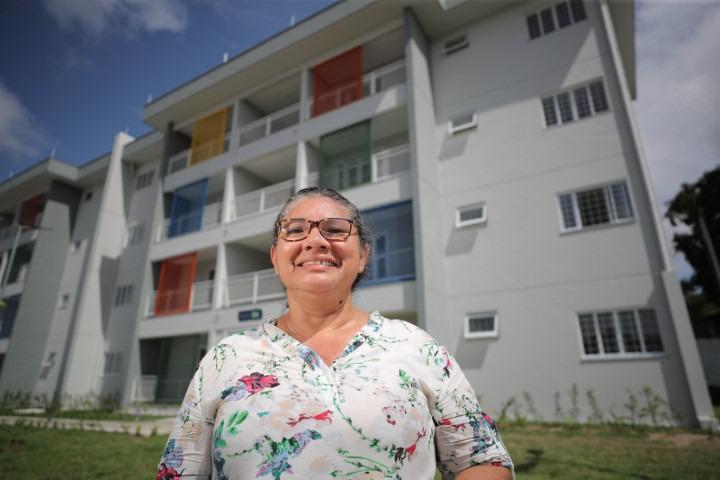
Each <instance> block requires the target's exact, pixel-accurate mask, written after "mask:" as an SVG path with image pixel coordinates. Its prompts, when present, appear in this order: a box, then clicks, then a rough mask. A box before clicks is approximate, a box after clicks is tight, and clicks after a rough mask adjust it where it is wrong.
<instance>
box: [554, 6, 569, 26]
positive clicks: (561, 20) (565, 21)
mask: <svg viewBox="0 0 720 480" xmlns="http://www.w3.org/2000/svg"><path fill="white" fill-rule="evenodd" d="M555 14H556V15H557V21H558V27H559V28H565V27H567V26H568V25H570V24H571V23H572V22H571V20H570V8H569V7H568V4H567V2H562V3H558V4H557V5H555Z"/></svg>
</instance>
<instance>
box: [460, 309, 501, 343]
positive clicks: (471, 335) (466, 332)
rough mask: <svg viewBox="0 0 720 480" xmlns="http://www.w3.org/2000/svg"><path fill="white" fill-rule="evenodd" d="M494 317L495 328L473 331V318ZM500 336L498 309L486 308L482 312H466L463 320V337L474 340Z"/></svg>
mask: <svg viewBox="0 0 720 480" xmlns="http://www.w3.org/2000/svg"><path fill="white" fill-rule="evenodd" d="M487 317H492V319H493V329H492V330H490V331H481V332H471V331H470V320H471V319H473V318H487ZM499 336H500V327H499V317H498V313H497V310H486V311H480V312H471V313H466V314H465V318H464V320H463V338H465V339H467V340H472V339H476V338H498V337H499Z"/></svg>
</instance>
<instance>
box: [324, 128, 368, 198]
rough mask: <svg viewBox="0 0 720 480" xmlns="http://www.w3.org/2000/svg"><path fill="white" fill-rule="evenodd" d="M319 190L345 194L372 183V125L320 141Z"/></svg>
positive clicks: (331, 134)
mask: <svg viewBox="0 0 720 480" xmlns="http://www.w3.org/2000/svg"><path fill="white" fill-rule="evenodd" d="M319 170H320V180H319V181H320V186H321V187H327V188H332V189H335V190H345V189H347V188H350V187H354V186H356V185H362V184H363V183H368V182H370V180H371V179H372V162H371V157H370V122H369V121H366V122H362V123H358V124H356V125H352V126H350V127H347V128H343V129H342V130H338V131H337V132H333V133H330V134H328V135H325V136H323V137H321V138H320V169H319Z"/></svg>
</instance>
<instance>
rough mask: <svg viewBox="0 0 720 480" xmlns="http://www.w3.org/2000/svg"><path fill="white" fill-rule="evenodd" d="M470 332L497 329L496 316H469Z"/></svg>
mask: <svg viewBox="0 0 720 480" xmlns="http://www.w3.org/2000/svg"><path fill="white" fill-rule="evenodd" d="M468 324H469V325H468V326H469V329H470V332H472V333H476V332H492V331H493V330H495V317H491V316H487V317H475V318H468Z"/></svg>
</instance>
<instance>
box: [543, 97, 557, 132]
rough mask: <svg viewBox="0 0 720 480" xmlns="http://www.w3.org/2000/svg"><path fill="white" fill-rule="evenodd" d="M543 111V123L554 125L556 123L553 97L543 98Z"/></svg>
mask: <svg viewBox="0 0 720 480" xmlns="http://www.w3.org/2000/svg"><path fill="white" fill-rule="evenodd" d="M542 104H543V113H544V114H545V125H547V126H548V127H549V126H550V125H555V124H557V123H558V118H557V113H556V112H555V99H554V98H553V97H548V98H543V101H542Z"/></svg>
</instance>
